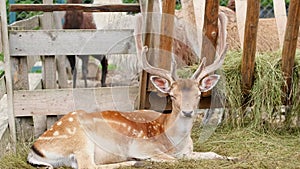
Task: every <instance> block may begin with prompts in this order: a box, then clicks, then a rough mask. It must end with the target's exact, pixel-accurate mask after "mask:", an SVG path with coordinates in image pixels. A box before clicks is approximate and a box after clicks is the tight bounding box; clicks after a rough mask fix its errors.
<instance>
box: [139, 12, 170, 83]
mask: <svg viewBox="0 0 300 169" xmlns="http://www.w3.org/2000/svg"><path fill="white" fill-rule="evenodd" d="M142 25H143V22H142V16H140V17H137V22H136V29H135V43H136V48H137V54H138V57H141V58H142V64H143V69H144V70H145V71H146V72H148V73H150V74H155V75H158V76H160V77H163V78H165V79H167V80H168V81H169V82H170V83H171V84H172V83H173V82H174V81H175V80H176V61H175V59H172V64H171V71H167V70H165V69H160V68H156V67H153V66H151V65H150V64H149V62H148V60H147V52H148V47H147V46H143V39H142Z"/></svg>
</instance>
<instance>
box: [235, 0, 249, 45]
mask: <svg viewBox="0 0 300 169" xmlns="http://www.w3.org/2000/svg"><path fill="white" fill-rule="evenodd" d="M235 9H236V21H237V28H238V31H239V38H240V43H241V48H243V44H244V35H245V23H246V15H247V1H245V0H235Z"/></svg>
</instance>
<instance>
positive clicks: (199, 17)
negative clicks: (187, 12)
mask: <svg viewBox="0 0 300 169" xmlns="http://www.w3.org/2000/svg"><path fill="white" fill-rule="evenodd" d="M205 3H206V2H205V1H193V6H194V15H195V21H196V24H195V26H196V28H197V29H198V30H197V39H198V45H199V49H200V51H199V53H201V51H202V48H200V46H202V38H203V35H202V32H203V25H204V12H205Z"/></svg>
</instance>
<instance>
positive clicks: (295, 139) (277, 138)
mask: <svg viewBox="0 0 300 169" xmlns="http://www.w3.org/2000/svg"><path fill="white" fill-rule="evenodd" d="M199 131H200V127H199V123H197V124H196V125H195V127H194V130H193V139H194V140H195V144H194V145H195V151H214V152H216V153H219V154H222V155H227V156H235V157H239V158H240V161H238V162H230V161H223V160H200V161H194V160H189V161H187V160H181V161H179V162H177V163H145V165H143V166H142V167H141V168H148V169H152V168H153V169H154V168H161V169H169V168H174V169H177V168H225V169H226V168H228V169H229V168H230V169H233V168H270V169H273V168H286V169H296V168H298V169H299V168H300V146H299V145H300V131H292V132H286V131H282V132H279V131H278V132H276V133H275V132H269V133H262V132H257V131H255V130H253V129H248V128H239V129H229V128H228V127H219V128H218V129H217V131H216V132H215V133H214V134H213V135H212V136H211V137H210V138H209V139H208V140H207V141H206V142H205V143H201V144H200V143H198V142H197V140H198V138H199V135H200V133H199ZM22 146H24V147H23V148H21V149H19V152H18V153H17V154H7V155H6V156H4V157H3V158H2V159H1V160H0V168H1V169H14V168H15V169H17V168H18V169H19V168H27V169H30V168H33V167H31V166H30V165H28V164H27V163H26V155H27V151H28V148H29V146H28V145H26V144H23V145H22ZM129 168H133V167H129Z"/></svg>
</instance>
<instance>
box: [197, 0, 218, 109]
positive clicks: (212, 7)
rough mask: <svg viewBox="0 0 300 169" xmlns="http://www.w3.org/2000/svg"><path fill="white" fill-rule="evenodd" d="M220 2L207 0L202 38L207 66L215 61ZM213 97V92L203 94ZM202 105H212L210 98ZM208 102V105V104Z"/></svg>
mask: <svg viewBox="0 0 300 169" xmlns="http://www.w3.org/2000/svg"><path fill="white" fill-rule="evenodd" d="M219 4H220V0H207V1H206V2H205V12H204V24H203V34H204V35H205V36H204V37H203V38H202V50H201V56H202V57H206V65H210V64H212V63H213V62H214V60H215V55H216V47H217V40H218V16H219ZM210 95H211V91H208V92H204V93H202V96H203V97H208V96H210ZM201 101H202V102H201V105H210V104H208V103H210V98H208V100H205V101H204V99H202V100H201ZM206 102H208V103H206Z"/></svg>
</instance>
